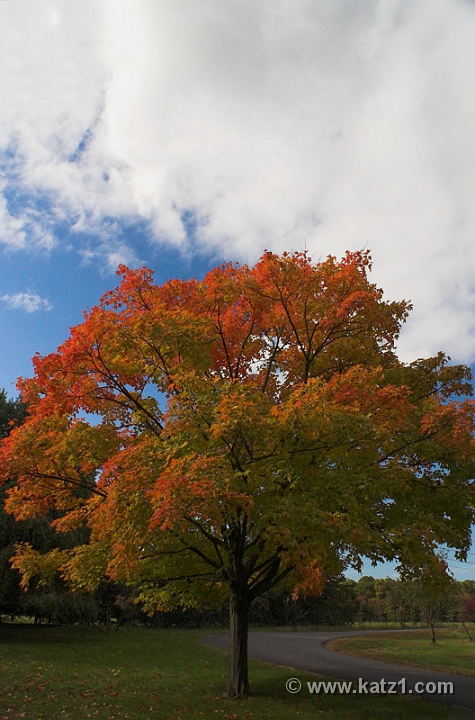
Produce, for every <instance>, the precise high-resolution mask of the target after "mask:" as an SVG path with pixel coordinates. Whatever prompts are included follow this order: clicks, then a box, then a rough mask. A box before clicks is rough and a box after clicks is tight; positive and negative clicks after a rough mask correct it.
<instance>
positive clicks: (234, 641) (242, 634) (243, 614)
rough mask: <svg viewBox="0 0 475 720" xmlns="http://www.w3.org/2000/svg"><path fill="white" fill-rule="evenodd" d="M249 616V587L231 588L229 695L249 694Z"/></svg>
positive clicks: (227, 690) (227, 689)
mask: <svg viewBox="0 0 475 720" xmlns="http://www.w3.org/2000/svg"><path fill="white" fill-rule="evenodd" d="M248 617H249V599H248V597H247V588H245V589H242V588H231V595H230V598H229V665H228V685H227V688H226V692H227V694H228V695H229V697H240V696H246V695H249V692H250V688H249V675H248V667H247V631H248Z"/></svg>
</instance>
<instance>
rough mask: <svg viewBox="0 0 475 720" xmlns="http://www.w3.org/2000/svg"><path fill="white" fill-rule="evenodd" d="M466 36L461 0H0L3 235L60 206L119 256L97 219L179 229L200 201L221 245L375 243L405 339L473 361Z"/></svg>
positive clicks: (468, 13)
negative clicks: (406, 306) (404, 313)
mask: <svg viewBox="0 0 475 720" xmlns="http://www.w3.org/2000/svg"><path fill="white" fill-rule="evenodd" d="M473 37H475V5H474V4H473V3H471V2H469V0H420V1H419V2H418V3H408V2H407V0H359V1H358V2H357V3H356V2H353V1H352V0H332V2H327V0H301V1H299V2H298V3H295V2H293V1H291V0H275V1H274V2H268V0H244V1H243V0H228V2H226V3H222V2H220V0H182V1H181V2H179V3H177V2H175V0H160V2H157V1H156V0H68V3H64V2H61V1H60V0H44V2H42V3H40V4H39V3H37V2H35V0H23V2H22V3H0V48H1V51H0V53H1V58H0V60H1V62H0V68H1V69H0V94H1V96H2V108H1V110H0V120H1V122H0V151H2V150H3V166H4V169H5V178H4V180H3V186H2V190H3V201H2V199H1V197H0V234H1V237H2V242H4V243H6V244H7V245H8V246H9V247H12V248H21V247H24V248H30V247H31V246H32V245H33V246H34V247H42V248H48V247H50V248H51V247H53V246H54V244H55V242H57V240H56V239H55V234H54V223H55V222H69V223H72V226H73V227H74V228H75V229H76V230H77V231H78V232H81V233H84V232H87V233H90V234H91V236H92V234H94V235H95V236H96V237H97V243H96V246H93V245H91V242H89V243H88V245H87V248H86V249H84V248H83V254H88V256H89V258H103V259H105V263H106V265H108V266H110V267H112V266H113V265H115V264H116V263H117V262H118V261H119V259H120V258H125V259H126V260H127V258H128V259H130V260H131V261H132V262H133V261H134V259H135V253H134V249H133V248H132V247H127V244H126V242H125V240H123V239H122V240H117V238H115V239H114V238H112V237H111V234H110V232H109V229H108V226H107V223H106V224H104V221H105V219H107V218H110V217H117V218H142V219H145V220H147V221H149V223H150V227H151V229H152V231H153V233H154V235H155V238H156V240H157V241H162V242H164V241H166V242H171V243H174V244H176V245H178V246H179V247H182V248H183V249H184V250H187V248H188V238H187V232H186V226H185V225H184V223H183V221H182V216H183V213H184V212H186V211H188V212H190V211H192V212H194V213H195V216H196V219H197V221H198V224H197V229H196V233H195V237H194V239H193V241H194V243H195V247H198V249H207V250H209V251H215V252H216V254H217V256H218V257H219V258H221V257H223V256H225V257H229V258H232V259H240V260H245V261H253V260H255V259H256V258H257V256H258V255H259V254H260V253H261V252H262V250H263V249H264V248H265V247H267V248H269V249H274V250H277V251H279V250H283V249H289V248H290V249H291V248H294V249H300V248H302V247H303V246H304V245H306V247H307V248H308V249H309V250H310V251H311V252H313V253H315V255H316V256H317V257H319V256H324V255H326V254H327V253H329V252H331V253H334V254H337V255H339V254H341V253H343V252H344V251H345V250H346V249H356V248H360V247H362V246H364V245H366V246H368V247H369V248H371V250H372V252H373V257H374V268H375V270H374V276H375V280H376V281H377V282H378V283H379V284H381V285H382V287H383V288H384V289H385V290H386V292H387V295H388V296H389V297H391V298H401V297H405V298H408V299H411V300H412V301H413V302H414V306H415V311H414V313H413V315H412V319H411V321H410V322H409V323H408V326H407V328H406V329H405V331H404V333H403V336H402V339H401V343H400V348H401V352H402V354H403V356H404V357H406V358H407V359H410V358H412V357H414V356H418V355H427V354H433V353H435V352H436V351H437V350H439V349H443V350H444V351H446V352H448V353H449V354H450V355H452V357H453V358H454V359H455V360H460V361H473V360H475V314H474V300H475V294H474V292H475V290H474V285H475V283H474V281H473V277H475V272H474V271H475V243H474V242H473V238H474V237H475V206H474V203H473V197H474V191H475V135H474V133H473V127H474V126H475V56H474V54H473ZM13 191H15V192H16V193H17V195H18V196H28V197H30V198H31V197H33V199H35V198H40V199H42V202H43V204H44V207H40V209H39V210H38V207H37V206H35V204H34V201H30V204H29V205H28V203H26V205H25V204H24V203H23V204H22V203H20V202H17V204H16V205H15V202H14V201H13V199H14V198H13V196H14V192H13ZM12 193H13V195H12ZM12 198H13V199H12ZM25 202H26V201H25ZM2 203H3V204H2Z"/></svg>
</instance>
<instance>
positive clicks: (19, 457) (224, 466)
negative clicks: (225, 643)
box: [0, 252, 474, 696]
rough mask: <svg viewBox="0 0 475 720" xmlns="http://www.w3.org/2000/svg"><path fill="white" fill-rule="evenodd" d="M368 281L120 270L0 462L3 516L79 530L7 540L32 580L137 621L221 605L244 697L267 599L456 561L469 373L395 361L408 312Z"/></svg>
mask: <svg viewBox="0 0 475 720" xmlns="http://www.w3.org/2000/svg"><path fill="white" fill-rule="evenodd" d="M369 269H370V258H369V255H368V253H367V252H355V253H347V254H346V255H345V257H344V258H343V259H342V260H341V261H337V260H336V259H335V258H334V257H329V258H327V259H326V260H325V261H323V262H320V263H313V262H312V260H311V259H310V258H309V256H308V255H307V254H306V253H294V254H286V253H284V254H283V255H282V256H277V255H274V254H272V253H270V252H266V253H265V254H264V255H263V256H262V257H261V259H260V260H259V261H258V262H257V264H256V265H255V266H253V267H248V266H246V265H244V266H238V265H235V264H226V265H223V266H221V267H218V268H216V269H214V270H212V271H211V272H210V273H208V274H207V275H206V277H205V278H204V279H203V280H201V281H198V280H195V279H192V280H189V281H180V280H171V281H169V282H167V283H165V284H164V285H162V286H157V285H156V284H155V283H154V281H153V276H152V273H151V271H149V270H147V269H145V268H142V269H140V270H130V269H128V268H126V267H121V268H120V271H119V272H120V275H121V278H122V279H121V284H120V285H119V286H118V287H117V288H116V289H114V290H112V291H111V292H109V293H107V294H106V295H105V296H104V297H103V298H102V300H101V302H100V304H99V305H98V306H97V307H95V308H93V309H92V310H91V311H89V312H87V313H85V316H84V322H83V323H82V324H80V325H78V326H77V327H75V328H73V329H72V330H71V333H70V337H69V338H68V339H67V340H66V341H65V342H64V343H63V345H61V346H60V347H59V348H58V350H57V351H56V352H54V353H52V354H51V355H48V356H46V357H39V356H38V357H36V358H35V360H34V367H35V374H34V377H33V378H31V379H29V380H20V381H19V385H18V387H19V390H20V392H21V394H22V397H23V399H24V400H25V402H27V403H28V408H29V415H28V418H27V420H26V422H25V423H24V424H23V425H22V426H21V427H19V428H18V429H16V430H14V431H13V432H12V433H11V435H10V436H9V438H7V439H6V440H5V441H4V443H3V447H2V456H1V460H0V467H1V471H2V475H3V477H4V478H7V477H9V476H15V477H16V478H18V482H17V484H16V485H15V487H14V488H13V489H12V490H11V491H10V495H9V498H8V509H9V511H10V512H12V513H14V514H15V516H16V517H17V518H25V517H31V516H34V515H36V514H41V513H44V512H47V511H48V510H49V509H51V507H55V508H57V509H58V510H60V511H61V518H60V519H58V520H57V521H56V527H57V528H58V529H62V530H68V529H71V528H72V527H75V526H79V525H81V524H82V523H84V522H86V523H87V524H88V526H89V528H90V542H89V543H88V544H87V545H83V546H80V547H77V548H74V549H72V550H71V551H69V552H66V551H61V552H56V554H55V555H54V556H53V557H48V558H44V557H39V556H38V554H37V553H34V551H32V549H31V548H29V547H28V546H23V547H19V548H18V551H17V557H16V560H15V563H16V566H17V567H18V568H20V569H21V570H22V572H23V574H24V581H25V582H28V579H29V578H30V577H32V576H33V575H34V574H36V573H39V572H41V567H42V563H43V564H45V565H46V566H47V568H48V569H49V571H51V568H52V567H53V566H54V567H56V568H58V569H59V570H60V572H61V573H62V575H63V576H64V578H65V579H66V580H67V582H68V583H70V584H71V585H72V586H73V587H76V588H79V589H81V590H84V589H85V588H92V587H93V586H94V585H95V584H97V583H98V582H99V581H100V579H101V577H103V576H107V577H109V578H112V579H114V580H118V581H123V580H125V581H127V582H128V583H133V584H139V585H140V587H141V595H140V599H141V601H142V602H143V603H144V604H145V607H146V608H148V610H150V611H153V610H155V609H157V608H162V609H165V608H170V607H172V606H176V605H180V604H181V605H185V606H186V605H188V606H193V605H195V606H199V605H200V604H203V603H206V602H212V601H220V600H221V599H222V598H223V597H225V596H227V597H229V608H230V645H229V677H228V686H227V692H228V694H229V695H230V696H238V695H246V694H248V693H249V679H248V669H247V630H248V628H247V625H248V611H249V606H250V604H251V603H252V602H253V600H254V599H255V598H257V597H258V596H260V595H262V594H264V593H266V592H267V591H268V590H270V589H271V588H273V587H275V586H276V585H278V584H286V585H287V586H288V587H289V589H293V590H294V592H295V593H299V592H306V591H311V592H313V593H315V592H316V591H318V589H321V587H322V584H323V582H324V576H325V575H326V574H335V573H337V572H339V571H341V570H342V568H344V567H345V566H349V565H352V566H354V567H359V566H360V563H361V558H362V556H367V557H369V558H371V559H372V560H374V561H379V560H385V559H389V560H399V562H400V566H401V568H402V569H403V570H404V572H406V574H407V575H410V574H411V573H413V574H416V575H417V574H418V573H420V572H421V571H422V570H424V572H429V571H430V568H431V567H434V568H435V569H436V571H437V572H438V571H439V568H440V566H441V562H440V559H439V558H438V556H437V547H438V546H439V545H440V544H442V543H444V544H446V545H447V546H449V547H453V548H455V549H456V550H457V552H458V556H459V557H460V558H464V557H465V555H466V552H467V550H468V548H469V546H470V526H471V523H472V522H473V520H474V506H473V478H474V443H473V429H474V428H473V406H472V403H471V401H469V400H464V399H463V397H464V396H465V395H467V394H470V393H471V386H470V383H469V380H470V371H469V370H468V368H466V367H463V366H455V367H450V366H449V365H448V364H447V360H446V358H445V357H444V356H443V355H439V356H437V357H435V358H430V359H427V360H418V361H416V362H414V363H412V364H404V363H402V362H401V361H399V360H398V358H397V356H396V354H395V350H394V344H395V340H396V339H397V337H398V334H399V331H400V327H401V324H402V323H403V322H404V320H405V319H406V316H407V314H408V311H409V309H410V306H409V304H408V303H406V302H404V301H403V302H387V301H385V300H383V294H382V291H381V290H380V289H379V288H377V287H376V286H375V285H374V284H371V283H370V282H369V280H368V271H369ZM458 398H461V399H460V400H459V399H458ZM94 477H95V479H94V480H92V479H91V478H94ZM85 487H86V489H87V490H88V491H89V492H87V493H85V492H84V488H85Z"/></svg>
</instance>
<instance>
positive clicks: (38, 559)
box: [10, 543, 68, 591]
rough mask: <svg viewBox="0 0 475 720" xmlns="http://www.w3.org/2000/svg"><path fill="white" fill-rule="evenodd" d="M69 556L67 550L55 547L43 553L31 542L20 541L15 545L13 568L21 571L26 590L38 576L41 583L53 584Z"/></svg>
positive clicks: (21, 583)
mask: <svg viewBox="0 0 475 720" xmlns="http://www.w3.org/2000/svg"><path fill="white" fill-rule="evenodd" d="M67 556H68V553H67V551H65V550H58V549H54V550H51V551H50V552H48V553H45V554H41V553H39V552H37V551H36V550H34V548H33V547H32V546H31V545H30V544H29V543H19V544H17V545H15V555H14V556H13V558H12V559H11V561H10V562H11V565H12V567H13V568H15V569H16V570H19V571H20V573H21V581H20V585H21V587H22V588H23V589H24V590H25V591H26V590H28V587H29V584H30V581H31V580H32V579H33V578H34V577H38V583H39V585H42V586H47V585H51V584H52V582H53V580H54V577H55V575H56V573H57V572H58V570H59V569H60V568H61V566H62V564H63V563H64V562H65V561H66V559H67Z"/></svg>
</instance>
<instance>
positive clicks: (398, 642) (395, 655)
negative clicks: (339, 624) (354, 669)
mask: <svg viewBox="0 0 475 720" xmlns="http://www.w3.org/2000/svg"><path fill="white" fill-rule="evenodd" d="M470 634H471V636H472V637H473V638H475V632H474V631H473V629H472V628H470ZM435 635H436V642H435V643H432V642H431V636H430V630H427V631H420V632H415V633H411V632H407V633H405V632H401V633H397V634H390V633H388V634H387V635H386V634H383V633H381V635H379V634H378V635H370V636H368V635H367V636H360V637H350V638H340V639H338V640H332V641H331V642H330V643H327V648H329V649H330V650H338V651H340V652H344V653H347V654H349V655H358V656H359V657H367V658H372V659H373V660H382V661H384V662H391V663H395V664H397V665H410V666H415V667H423V668H431V669H433V670H441V671H443V672H449V673H459V674H461V675H471V676H472V677H475V641H473V642H470V640H469V638H468V636H467V634H466V632H465V631H464V630H463V629H461V628H457V629H450V630H449V629H444V630H440V629H436V631H435Z"/></svg>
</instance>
